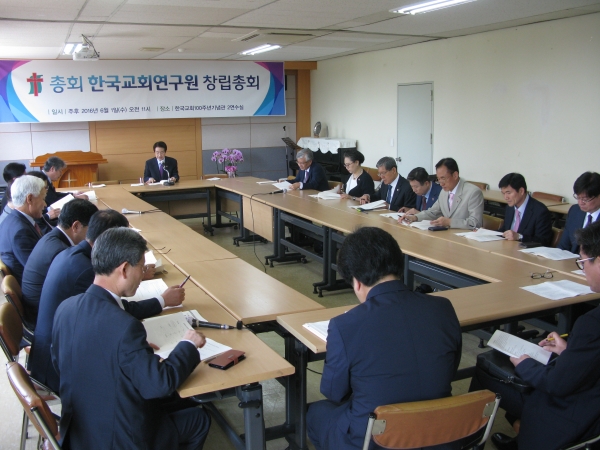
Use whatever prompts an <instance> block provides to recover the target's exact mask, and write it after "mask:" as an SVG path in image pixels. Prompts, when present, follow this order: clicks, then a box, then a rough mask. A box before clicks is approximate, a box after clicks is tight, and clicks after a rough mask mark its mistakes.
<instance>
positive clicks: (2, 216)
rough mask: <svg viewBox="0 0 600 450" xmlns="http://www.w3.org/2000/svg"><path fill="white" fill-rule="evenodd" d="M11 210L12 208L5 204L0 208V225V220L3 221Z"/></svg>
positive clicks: (0, 222)
mask: <svg viewBox="0 0 600 450" xmlns="http://www.w3.org/2000/svg"><path fill="white" fill-rule="evenodd" d="M12 210H13V209H12V208H11V207H10V206H8V205H6V206H5V207H4V208H2V214H0V225H2V222H4V220H5V219H6V218H7V217H8V215H9V214H10V213H11V212H12Z"/></svg>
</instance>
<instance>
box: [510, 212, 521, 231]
mask: <svg viewBox="0 0 600 450" xmlns="http://www.w3.org/2000/svg"><path fill="white" fill-rule="evenodd" d="M520 225H521V211H519V210H518V209H515V223H514V224H513V227H512V231H514V232H515V233H516V232H517V231H519V226H520Z"/></svg>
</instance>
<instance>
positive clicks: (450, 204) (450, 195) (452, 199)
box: [448, 192, 454, 209]
mask: <svg viewBox="0 0 600 450" xmlns="http://www.w3.org/2000/svg"><path fill="white" fill-rule="evenodd" d="M453 201H454V194H453V193H452V192H450V193H449V194H448V208H449V209H452V202H453Z"/></svg>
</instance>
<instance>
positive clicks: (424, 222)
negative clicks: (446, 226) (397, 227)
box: [400, 220, 431, 231]
mask: <svg viewBox="0 0 600 450" xmlns="http://www.w3.org/2000/svg"><path fill="white" fill-rule="evenodd" d="M400 223H401V224H402V225H406V226H407V227H412V228H418V229H419V230H425V231H427V230H428V229H429V227H430V226H431V220H421V221H420V222H411V223H407V222H400Z"/></svg>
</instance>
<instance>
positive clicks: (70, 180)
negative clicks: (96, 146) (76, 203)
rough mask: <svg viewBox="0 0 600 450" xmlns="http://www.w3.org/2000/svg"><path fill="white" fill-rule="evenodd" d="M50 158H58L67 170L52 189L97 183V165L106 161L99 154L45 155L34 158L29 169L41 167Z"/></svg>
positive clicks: (72, 152) (57, 153)
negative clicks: (65, 165) (65, 164)
mask: <svg viewBox="0 0 600 450" xmlns="http://www.w3.org/2000/svg"><path fill="white" fill-rule="evenodd" d="M51 156H58V157H59V158H60V159H62V160H63V161H64V162H65V163H67V170H65V172H64V173H63V174H62V176H61V177H60V179H59V180H58V181H55V182H54V183H53V184H54V187H57V188H58V187H61V188H62V187H75V186H85V185H87V184H89V183H93V182H95V181H98V164H106V163H107V162H108V161H107V160H106V159H104V157H103V156H102V155H101V154H100V153H93V152H82V151H81V150H78V151H69V152H56V153H46V154H45V155H40V156H38V157H37V158H35V161H33V162H32V163H31V164H30V165H31V167H40V168H41V167H43V166H44V164H45V163H46V160H47V159H48V158H50V157H51Z"/></svg>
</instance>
